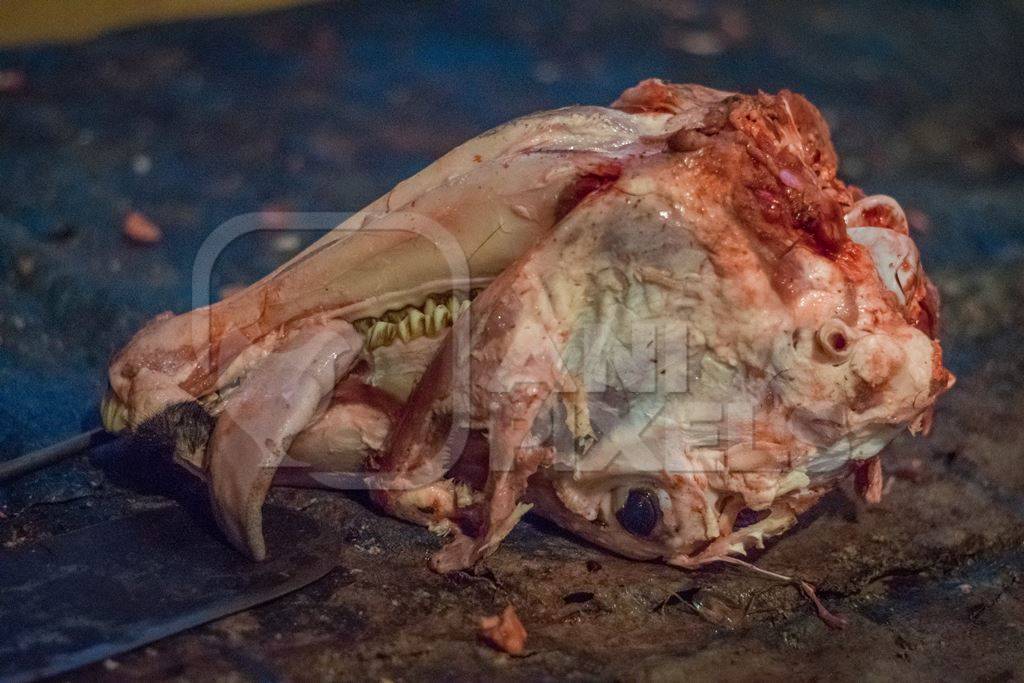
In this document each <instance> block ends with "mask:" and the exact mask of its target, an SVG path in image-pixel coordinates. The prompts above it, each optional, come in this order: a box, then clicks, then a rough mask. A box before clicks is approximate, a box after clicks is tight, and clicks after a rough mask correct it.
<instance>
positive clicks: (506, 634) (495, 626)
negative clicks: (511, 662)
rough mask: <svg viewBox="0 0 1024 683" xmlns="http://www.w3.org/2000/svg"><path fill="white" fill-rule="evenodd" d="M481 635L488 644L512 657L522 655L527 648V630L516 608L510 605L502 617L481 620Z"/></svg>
mask: <svg viewBox="0 0 1024 683" xmlns="http://www.w3.org/2000/svg"><path fill="white" fill-rule="evenodd" d="M480 635H481V637H483V639H484V640H486V641H487V642H488V643H490V644H491V645H493V646H494V647H495V648H497V649H498V650H501V651H502V652H507V653H508V654H510V655H521V654H522V653H523V650H524V649H525V647H526V628H525V627H524V626H523V622H521V621H519V615H517V614H516V608H515V607H513V606H512V605H509V606H508V607H506V608H505V611H504V612H502V613H501V614H500V615H497V616H491V617H482V618H481V619H480Z"/></svg>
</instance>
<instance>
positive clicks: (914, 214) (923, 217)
mask: <svg viewBox="0 0 1024 683" xmlns="http://www.w3.org/2000/svg"><path fill="white" fill-rule="evenodd" d="M906 214H907V224H908V225H910V229H911V230H913V231H915V232H919V233H921V234H922V235H926V234H928V231H929V230H931V229H932V219H931V218H929V217H928V214H926V213H925V212H924V211H921V209H906Z"/></svg>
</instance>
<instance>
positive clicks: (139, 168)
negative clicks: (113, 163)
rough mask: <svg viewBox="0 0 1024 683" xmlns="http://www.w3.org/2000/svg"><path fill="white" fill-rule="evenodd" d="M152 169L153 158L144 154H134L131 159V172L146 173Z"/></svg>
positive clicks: (136, 173)
mask: <svg viewBox="0 0 1024 683" xmlns="http://www.w3.org/2000/svg"><path fill="white" fill-rule="evenodd" d="M152 170H153V160H152V159H150V158H149V157H148V156H146V155H145V154H136V155H135V158H134V159H132V172H133V173H135V175H146V174H147V173H149V172H150V171H152Z"/></svg>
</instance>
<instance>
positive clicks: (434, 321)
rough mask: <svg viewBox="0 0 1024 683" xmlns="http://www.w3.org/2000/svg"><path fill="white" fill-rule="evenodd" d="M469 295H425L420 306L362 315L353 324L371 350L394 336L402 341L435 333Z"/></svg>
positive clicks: (454, 315) (463, 307) (466, 302)
mask: <svg viewBox="0 0 1024 683" xmlns="http://www.w3.org/2000/svg"><path fill="white" fill-rule="evenodd" d="M471 299H472V297H470V298H468V299H467V298H463V297H460V296H458V295H456V294H451V295H450V296H449V297H448V298H447V299H436V298H434V297H428V298H427V301H426V303H424V304H423V306H422V307H421V308H417V307H415V306H407V307H405V308H403V309H401V310H397V311H388V312H387V313H385V314H384V315H382V316H380V317H379V318H363V319H361V320H356V321H355V322H353V323H352V324H353V325H354V326H355V328H356V329H357V330H358V331H359V332H360V333H361V334H362V335H363V336H364V337H365V338H366V348H367V349H368V350H370V351H373V350H374V349H377V348H380V347H382V346H388V345H389V344H391V343H393V342H394V341H395V340H396V339H400V340H402V341H403V342H405V343H408V342H410V341H412V340H413V339H419V338H420V337H424V336H425V337H431V338H433V337H437V336H438V335H440V334H441V333H442V332H444V330H445V329H446V328H448V327H450V326H451V324H452V322H453V321H454V320H455V319H456V318H458V317H459V315H461V314H462V312H463V311H465V310H466V309H467V308H469V304H470V301H471Z"/></svg>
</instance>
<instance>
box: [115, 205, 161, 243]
mask: <svg viewBox="0 0 1024 683" xmlns="http://www.w3.org/2000/svg"><path fill="white" fill-rule="evenodd" d="M123 232H124V236H125V237H127V238H128V240H129V241H131V242H134V243H135V244H156V243H157V242H159V241H160V240H162V239H163V236H164V234H163V232H162V231H161V230H160V228H159V227H157V225H156V223H154V222H153V221H151V220H149V219H148V218H147V217H146V216H144V215H142V214H141V213H139V212H138V211H129V212H128V214H127V215H126V216H125V217H124V228H123Z"/></svg>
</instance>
